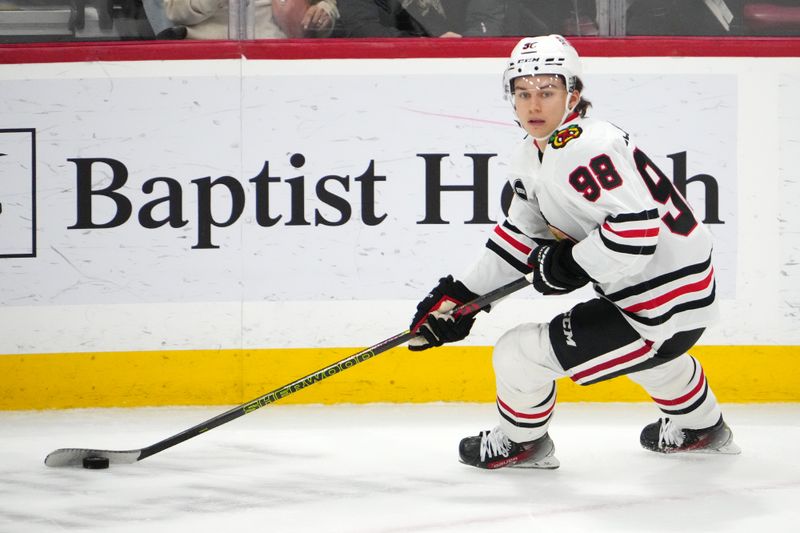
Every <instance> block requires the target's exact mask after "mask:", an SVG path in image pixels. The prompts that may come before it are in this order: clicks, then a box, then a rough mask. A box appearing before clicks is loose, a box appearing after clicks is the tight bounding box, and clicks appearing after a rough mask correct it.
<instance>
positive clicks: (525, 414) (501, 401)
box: [497, 396, 556, 419]
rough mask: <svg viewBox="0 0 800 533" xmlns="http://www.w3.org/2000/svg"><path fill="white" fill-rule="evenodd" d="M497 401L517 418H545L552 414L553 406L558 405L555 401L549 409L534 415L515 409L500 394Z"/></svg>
mask: <svg viewBox="0 0 800 533" xmlns="http://www.w3.org/2000/svg"><path fill="white" fill-rule="evenodd" d="M497 403H498V404H500V406H501V407H502V408H503V409H505V410H506V411H508V412H509V413H511V414H512V415H514V416H515V417H517V418H526V419H536V418H545V417H546V416H548V415H550V413H551V412H552V411H553V408H554V407H555V406H556V402H553V404H552V405H551V406H550V408H549V409H547V411H544V412H542V413H537V414H533V415H532V414H528V413H520V412H518V411H515V410H513V409H512V408H510V407H509V406H508V405H507V404H506V403H505V402H504V401H503V400H501V399H500V397H499V396H498V397H497Z"/></svg>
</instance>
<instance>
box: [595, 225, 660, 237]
mask: <svg viewBox="0 0 800 533" xmlns="http://www.w3.org/2000/svg"><path fill="white" fill-rule="evenodd" d="M603 229H604V230H607V231H610V232H611V233H613V234H614V235H619V236H620V237H627V238H635V237H657V236H658V228H648V229H626V230H615V229H614V228H612V227H611V226H609V225H608V222H604V223H603Z"/></svg>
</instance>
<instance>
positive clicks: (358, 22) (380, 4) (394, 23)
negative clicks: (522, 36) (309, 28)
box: [334, 0, 491, 37]
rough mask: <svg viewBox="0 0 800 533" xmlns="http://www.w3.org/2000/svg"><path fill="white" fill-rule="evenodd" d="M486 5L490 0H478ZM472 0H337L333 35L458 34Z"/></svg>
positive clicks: (422, 35) (416, 35)
mask: <svg viewBox="0 0 800 533" xmlns="http://www.w3.org/2000/svg"><path fill="white" fill-rule="evenodd" d="M481 1H482V2H486V3H488V4H490V3H491V0H481ZM473 3H474V1H471V0H340V1H339V12H340V13H341V19H340V21H339V25H338V27H337V29H336V32H335V34H334V35H335V36H336V37H461V33H460V32H461V25H462V23H463V20H464V17H463V13H464V11H468V10H469V9H470V6H471V5H472V4H473Z"/></svg>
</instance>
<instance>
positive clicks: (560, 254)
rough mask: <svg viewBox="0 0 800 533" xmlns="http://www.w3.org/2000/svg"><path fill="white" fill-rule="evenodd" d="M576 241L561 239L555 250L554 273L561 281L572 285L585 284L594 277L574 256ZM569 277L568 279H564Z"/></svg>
mask: <svg viewBox="0 0 800 533" xmlns="http://www.w3.org/2000/svg"><path fill="white" fill-rule="evenodd" d="M574 246H575V243H574V242H572V241H567V240H564V241H559V242H558V244H556V245H555V249H554V250H553V263H554V264H553V274H554V277H556V278H562V279H559V281H566V282H568V283H569V284H570V285H578V284H579V286H583V285H585V284H586V283H588V282H590V281H591V280H592V278H591V277H590V276H589V274H588V273H587V272H586V271H585V270H584V269H583V267H581V266H580V265H579V264H578V262H577V261H575V258H574V257H573V256H572V248H573V247H574ZM563 278H567V279H563Z"/></svg>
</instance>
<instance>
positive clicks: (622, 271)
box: [409, 35, 740, 468]
mask: <svg viewBox="0 0 800 533" xmlns="http://www.w3.org/2000/svg"><path fill="white" fill-rule="evenodd" d="M503 86H504V91H505V96H506V98H507V99H508V100H510V101H511V103H512V105H513V108H514V112H515V114H516V118H517V120H518V121H519V124H520V125H521V126H522V128H523V129H524V130H525V132H526V133H527V136H526V138H525V139H524V141H523V142H522V143H521V145H520V146H519V147H518V150H517V151H516V153H515V156H514V157H513V159H512V162H511V167H510V169H511V170H510V176H509V183H510V184H511V186H512V187H513V190H514V193H515V194H514V197H513V199H512V201H511V204H510V206H509V209H508V216H507V218H506V219H505V220H504V221H503V222H502V223H500V224H498V225H497V226H496V227H495V228H494V231H493V232H492V233H491V234H490V236H489V239H488V242H487V243H486V248H485V250H484V251H483V253H482V255H481V256H480V257H479V259H478V260H477V261H476V263H475V264H474V265H472V266H471V267H470V268H469V269H468V270H467V271H466V272H465V273H464V274H463V276H461V277H460V279H454V278H453V276H447V277H444V278H442V279H441V280H439V284H438V285H437V286H436V287H435V288H434V289H433V290H432V291H431V292H430V294H428V295H427V296H426V297H425V298H424V299H423V300H422V301H421V302H420V303H419V305H418V306H417V312H416V315H415V316H414V318H413V320H412V323H411V329H412V331H414V332H416V333H417V336H416V337H414V338H413V339H412V340H411V341H410V342H409V348H410V349H411V350H425V349H428V348H431V347H434V346H441V345H442V344H443V343H447V342H455V341H459V340H461V339H463V338H465V337H466V336H467V335H468V334H469V331H470V328H471V327H472V324H473V322H474V320H475V317H474V315H471V316H464V317H460V318H458V319H453V317H451V316H450V315H449V314H448V311H449V310H450V309H452V308H453V307H454V306H456V305H458V304H459V303H463V302H466V301H468V300H470V299H472V298H474V297H476V295H477V294H483V293H485V292H488V291H490V290H492V289H495V288H497V287H499V286H501V285H502V284H504V283H508V282H509V281H512V280H514V279H516V278H518V277H519V276H520V273H522V274H527V273H530V272H531V270H533V280H534V281H533V287H534V289H536V290H537V291H538V292H540V293H542V294H543V295H552V294H567V293H569V292H571V291H574V290H576V289H578V288H580V287H583V286H584V285H586V284H588V283H591V284H592V285H593V287H594V291H595V293H596V297H595V298H594V299H591V300H589V301H587V302H583V303H580V304H578V305H576V306H575V307H573V308H572V309H570V310H569V311H567V312H565V313H562V314H559V315H558V316H556V317H555V318H553V319H552V320H551V321H550V322H549V323H546V324H534V323H523V324H521V325H519V326H517V327H515V328H513V329H511V330H510V331H508V332H506V333H505V334H504V335H503V336H502V337H501V338H500V339H499V341H498V342H497V344H496V345H495V347H494V352H493V366H494V371H495V378H496V387H497V409H498V412H499V424H498V425H497V427H495V428H494V429H492V430H491V431H483V432H481V433H480V434H479V435H478V436H473V437H468V438H465V439H463V440H462V441H461V443H460V446H459V456H460V460H461V462H463V463H466V464H468V465H472V466H476V467H479V468H500V467H505V466H516V467H529V468H557V467H558V466H559V463H558V460H557V459H556V458H555V456H554V455H553V452H554V446H553V442H552V440H551V439H550V437H549V436H548V433H547V428H548V425H549V423H550V419H551V417H552V414H553V409H554V407H555V403H556V386H555V380H556V379H558V378H561V377H564V376H568V377H569V378H570V379H572V380H573V381H574V382H575V383H578V384H580V385H590V384H593V383H597V382H600V381H603V380H607V379H611V378H614V377H617V376H621V375H627V376H628V377H629V378H631V379H632V380H633V381H634V382H636V383H638V384H639V385H641V386H642V387H643V388H644V389H645V391H647V393H648V394H649V395H650V396H651V397H652V398H653V401H655V403H656V405H657V406H658V408H659V409H660V410H661V411H662V412H663V416H662V417H661V418H660V419H659V420H658V421H657V422H655V423H652V424H649V425H647V426H646V427H645V428H644V429H643V430H642V433H641V436H640V442H641V445H642V446H643V447H644V448H646V449H648V450H652V451H655V452H663V453H671V452H689V451H703V452H715V453H739V452H740V450H739V448H738V447H737V446H736V444H735V443H734V442H733V435H732V433H731V430H730V429H729V428H728V426H727V425H726V424H725V422H724V421H723V418H722V414H721V411H720V406H719V404H718V403H717V400H716V398H715V396H714V393H713V392H712V391H711V388H710V387H709V384H708V382H707V381H706V376H705V373H704V372H703V369H702V367H701V365H700V363H699V362H698V361H697V360H696V359H694V358H693V357H692V356H691V355H689V354H688V353H687V351H688V350H689V349H690V348H691V347H692V346H693V345H694V344H695V343H696V342H697V341H698V339H699V338H700V336H701V335H702V333H703V331H704V329H705V327H706V326H708V325H709V324H711V323H712V322H713V321H714V319H715V318H716V315H717V307H716V301H715V281H714V268H713V265H712V261H711V248H712V242H711V235H710V234H709V232H708V231H707V230H706V228H705V227H704V226H703V225H702V224H701V223H700V222H699V221H698V219H697V218H696V217H695V215H694V213H692V210H691V209H690V208H689V205H688V204H687V203H686V200H684V199H683V197H682V196H681V194H680V193H679V192H678V191H677V190H676V189H675V188H674V187H673V185H672V183H671V182H670V181H669V179H667V177H666V176H665V175H664V173H663V172H662V171H661V170H659V169H658V167H657V166H656V165H655V164H654V163H653V161H652V160H651V159H650V158H649V157H648V156H647V154H645V152H643V151H642V150H641V149H639V148H638V147H637V146H636V144H635V143H634V141H633V140H632V139H631V138H630V136H629V135H628V134H627V133H626V132H625V131H623V130H621V129H619V128H617V127H616V126H614V125H612V124H610V123H608V122H603V121H600V120H595V119H592V118H588V117H586V113H587V110H588V108H589V107H590V106H591V104H590V103H589V102H588V101H587V100H585V99H584V98H583V97H582V91H583V82H582V80H581V65H580V59H579V57H578V54H577V52H576V51H575V49H574V48H573V47H572V46H571V45H570V44H569V43H568V42H567V41H566V40H565V39H564V38H563V37H561V36H559V35H549V36H544V37H536V38H525V39H522V40H521V41H520V42H519V43H518V44H517V45H516V47H515V48H514V50H513V52H512V53H511V58H510V60H509V62H508V64H507V68H506V71H505V75H504V77H503Z"/></svg>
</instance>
